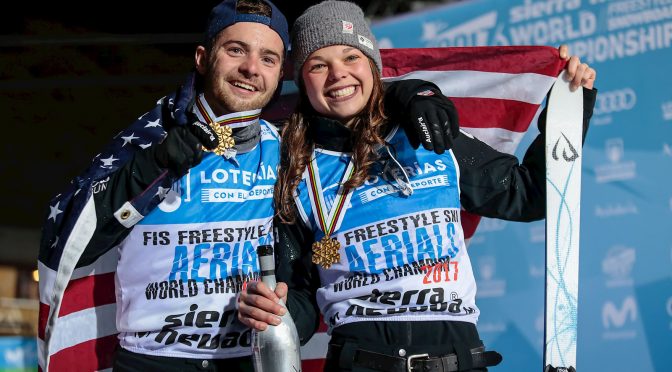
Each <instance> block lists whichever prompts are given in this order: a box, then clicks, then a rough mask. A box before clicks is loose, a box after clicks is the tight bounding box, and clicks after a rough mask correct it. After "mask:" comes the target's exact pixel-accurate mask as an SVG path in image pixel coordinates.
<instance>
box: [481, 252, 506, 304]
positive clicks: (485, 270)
mask: <svg viewBox="0 0 672 372" xmlns="http://www.w3.org/2000/svg"><path fill="white" fill-rule="evenodd" d="M496 271H497V260H496V258H495V256H492V255H490V256H482V257H479V258H478V276H479V280H478V297H479V298H486V297H502V296H504V295H505V294H506V281H505V280H503V279H498V278H496V277H495V274H496Z"/></svg>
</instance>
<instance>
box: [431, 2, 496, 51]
mask: <svg viewBox="0 0 672 372" xmlns="http://www.w3.org/2000/svg"><path fill="white" fill-rule="evenodd" d="M496 25H497V12H494V11H493V12H488V13H485V14H483V15H480V16H478V17H476V18H474V19H471V20H468V21H466V22H464V23H462V24H458V25H455V26H453V27H450V28H449V27H448V26H449V24H448V23H445V22H441V21H432V22H424V23H423V24H422V37H421V38H420V40H421V41H423V42H424V43H425V46H426V47H438V46H473V45H486V44H488V31H489V30H490V29H492V28H494V27H495V26H496Z"/></svg>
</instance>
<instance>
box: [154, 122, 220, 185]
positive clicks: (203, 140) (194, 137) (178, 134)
mask: <svg viewBox="0 0 672 372" xmlns="http://www.w3.org/2000/svg"><path fill="white" fill-rule="evenodd" d="M218 143H219V140H218V138H217V135H216V134H215V132H214V131H213V130H212V128H210V126H209V125H207V124H204V123H201V122H199V121H194V122H192V123H191V124H187V125H175V126H173V127H172V128H169V129H168V132H167V136H166V138H165V139H164V140H163V142H161V143H159V144H158V145H155V146H152V147H150V149H149V151H151V152H152V153H153V155H154V159H155V160H156V162H157V164H159V166H161V167H162V168H166V169H169V170H170V171H171V173H172V174H173V175H174V176H175V177H182V176H183V175H185V174H186V173H187V172H188V171H189V169H190V168H192V167H194V166H196V165H198V164H199V163H200V162H201V159H203V147H205V148H207V149H209V150H212V149H214V148H216V147H217V144H218Z"/></svg>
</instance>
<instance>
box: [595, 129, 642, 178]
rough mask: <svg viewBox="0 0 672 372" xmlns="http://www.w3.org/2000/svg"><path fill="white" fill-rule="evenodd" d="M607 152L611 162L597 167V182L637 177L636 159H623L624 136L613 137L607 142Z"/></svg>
mask: <svg viewBox="0 0 672 372" xmlns="http://www.w3.org/2000/svg"><path fill="white" fill-rule="evenodd" d="M605 152H606V156H607V159H609V161H610V163H609V164H602V165H598V166H596V167H595V177H596V181H597V183H606V182H614V181H625V180H630V179H633V178H635V176H636V166H637V165H636V164H635V162H634V161H632V160H630V161H623V156H624V153H625V150H624V146H623V139H622V138H611V139H608V140H607V141H606V142H605Z"/></svg>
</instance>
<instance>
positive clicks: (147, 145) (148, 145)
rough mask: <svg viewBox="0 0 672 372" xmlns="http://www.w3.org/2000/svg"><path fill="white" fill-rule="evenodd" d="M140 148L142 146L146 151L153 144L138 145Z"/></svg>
mask: <svg viewBox="0 0 672 372" xmlns="http://www.w3.org/2000/svg"><path fill="white" fill-rule="evenodd" d="M138 146H140V147H141V148H142V149H143V150H144V149H146V148H148V147H150V146H152V143H151V142H150V143H145V144H144V145H138Z"/></svg>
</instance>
